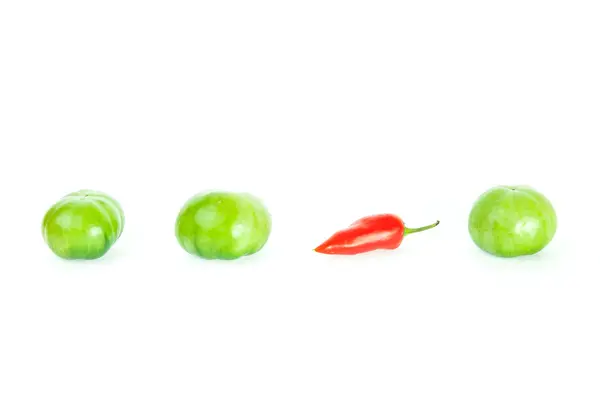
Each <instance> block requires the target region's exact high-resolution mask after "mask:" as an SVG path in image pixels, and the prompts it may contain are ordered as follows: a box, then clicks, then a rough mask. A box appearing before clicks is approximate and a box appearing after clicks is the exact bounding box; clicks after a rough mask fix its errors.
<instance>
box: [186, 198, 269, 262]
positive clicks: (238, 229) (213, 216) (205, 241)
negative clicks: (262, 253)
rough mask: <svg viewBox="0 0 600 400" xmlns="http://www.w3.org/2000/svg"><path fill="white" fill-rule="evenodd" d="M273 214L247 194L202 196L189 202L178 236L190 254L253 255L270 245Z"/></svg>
mask: <svg viewBox="0 0 600 400" xmlns="http://www.w3.org/2000/svg"><path fill="white" fill-rule="evenodd" d="M270 233H271V215H270V214H269V212H268V211H267V209H266V208H265V206H264V205H263V204H262V202H261V201H260V200H259V199H257V198H256V197H254V196H252V195H250V194H247V193H232V192H211V193H201V194H198V195H196V196H194V197H192V198H191V199H190V200H188V201H187V202H186V203H185V204H184V206H183V207H182V209H181V211H180V212H179V215H178V217H177V222H176V225H175V234H176V236H177V240H178V241H179V244H180V245H181V247H183V248H184V249H185V250H186V251H187V252H188V253H190V254H193V255H196V256H199V257H202V258H205V259H221V260H234V259H237V258H240V257H243V256H248V255H251V254H254V253H256V252H258V251H259V250H261V249H262V248H263V246H264V245H265V244H266V243H267V240H268V238H269V235H270Z"/></svg>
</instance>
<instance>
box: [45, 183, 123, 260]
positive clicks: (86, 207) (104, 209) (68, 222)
mask: <svg viewBox="0 0 600 400" xmlns="http://www.w3.org/2000/svg"><path fill="white" fill-rule="evenodd" d="M124 222H125V217H124V215H123V210H122V209H121V206H120V205H119V203H118V202H117V201H116V200H115V199H113V198H111V197H110V196H108V195H106V194H105V193H101V192H97V191H93V190H80V191H78V192H73V193H69V194H67V195H66V196H64V197H63V198H62V199H60V200H59V201H58V202H57V203H55V204H54V205H53V206H52V207H50V209H49V210H48V211H47V212H46V215H45V216H44V221H43V223H42V234H43V236H44V240H45V242H46V244H47V245H48V246H49V247H50V249H51V250H52V251H53V252H54V254H56V255H57V256H59V257H61V258H64V259H68V260H76V259H79V260H93V259H97V258H100V257H102V256H103V255H104V254H106V252H107V251H108V250H109V249H110V248H111V246H112V245H113V244H115V242H116V241H117V239H119V237H120V236H121V233H122V232H123V225H124Z"/></svg>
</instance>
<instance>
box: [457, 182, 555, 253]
mask: <svg viewBox="0 0 600 400" xmlns="http://www.w3.org/2000/svg"><path fill="white" fill-rule="evenodd" d="M556 226H557V221H556V212H555V210H554V208H553V207H552V204H551V203H550V201H549V200H548V199H547V198H546V197H545V196H544V195H543V194H541V193H539V192H537V191H536V190H534V189H533V188H531V187H528V186H498V187H494V188H492V189H490V190H488V191H486V192H485V193H483V194H482V195H481V196H480V197H479V198H478V199H477V201H476V202H475V204H474V205H473V208H472V210H471V213H470V215H469V233H470V235H471V238H472V239H473V241H474V242H475V244H476V245H477V246H478V247H479V248H480V249H482V250H484V251H486V252H488V253H490V254H493V255H495V256H498V257H518V256H525V255H531V254H535V253H537V252H539V251H541V250H542V249H543V248H544V247H546V246H547V245H548V244H549V243H550V241H551V240H552V239H553V237H554V234H555V233H556Z"/></svg>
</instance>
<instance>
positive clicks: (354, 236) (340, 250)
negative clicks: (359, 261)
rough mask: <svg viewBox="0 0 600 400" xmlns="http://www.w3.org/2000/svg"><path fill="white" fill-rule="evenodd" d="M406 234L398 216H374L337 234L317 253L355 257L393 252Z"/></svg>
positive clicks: (319, 248)
mask: <svg viewBox="0 0 600 400" xmlns="http://www.w3.org/2000/svg"><path fill="white" fill-rule="evenodd" d="M404 232H405V225H404V221H402V219H400V218H399V217H397V216H396V215H393V214H379V215H372V216H369V217H365V218H361V219H359V220H357V221H356V222H354V223H353V224H352V225H350V226H349V227H348V228H346V229H343V230H341V231H338V232H336V233H335V234H333V235H332V236H331V237H330V238H329V239H327V240H326V241H325V242H323V243H322V244H320V245H319V246H318V247H317V248H315V251H316V252H317V253H323V254H342V255H354V254H359V253H366V252H368V251H373V250H379V249H386V250H393V249H396V248H398V247H399V246H400V244H401V243H402V239H404Z"/></svg>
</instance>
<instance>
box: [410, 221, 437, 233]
mask: <svg viewBox="0 0 600 400" xmlns="http://www.w3.org/2000/svg"><path fill="white" fill-rule="evenodd" d="M439 224H440V221H435V223H433V224H431V225H427V226H422V227H420V228H404V235H408V234H410V233H416V232H423V231H426V230H428V229H431V228H435V227H436V226H438V225H439Z"/></svg>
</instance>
